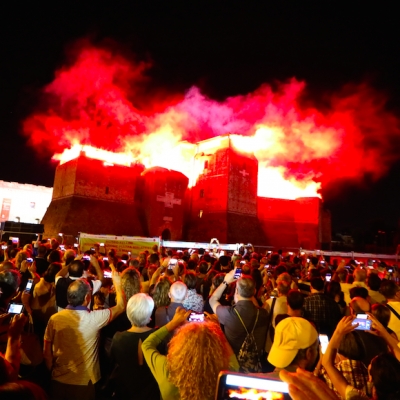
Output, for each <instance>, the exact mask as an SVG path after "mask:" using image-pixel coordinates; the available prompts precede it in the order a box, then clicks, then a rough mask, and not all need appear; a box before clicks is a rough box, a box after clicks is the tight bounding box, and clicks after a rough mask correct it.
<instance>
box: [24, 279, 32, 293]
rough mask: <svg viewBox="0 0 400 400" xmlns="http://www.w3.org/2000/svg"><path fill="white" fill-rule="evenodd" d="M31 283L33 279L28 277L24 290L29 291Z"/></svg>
mask: <svg viewBox="0 0 400 400" xmlns="http://www.w3.org/2000/svg"><path fill="white" fill-rule="evenodd" d="M32 285H33V279H28V283H27V284H26V287H25V291H26V292H30V291H31V289H32Z"/></svg>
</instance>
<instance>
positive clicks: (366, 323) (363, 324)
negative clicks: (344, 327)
mask: <svg viewBox="0 0 400 400" xmlns="http://www.w3.org/2000/svg"><path fill="white" fill-rule="evenodd" d="M371 323H372V322H371V320H370V319H368V315H367V314H357V318H356V319H355V320H354V321H353V322H352V325H355V324H358V326H357V328H356V330H357V331H370V330H371Z"/></svg>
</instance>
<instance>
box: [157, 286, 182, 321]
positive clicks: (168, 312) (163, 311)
mask: <svg viewBox="0 0 400 400" xmlns="http://www.w3.org/2000/svg"><path fill="white" fill-rule="evenodd" d="M186 295H187V286H186V285H185V284H184V283H183V282H180V281H176V282H174V283H173V284H172V285H171V287H170V289H169V293H168V296H169V298H170V299H171V303H170V305H169V306H166V307H165V306H161V307H158V308H157V310H156V314H155V320H156V326H158V327H161V326H164V325H166V324H167V323H168V322H169V321H171V320H172V318H173V316H174V314H175V311H176V309H177V308H178V307H183V302H184V300H185V299H186Z"/></svg>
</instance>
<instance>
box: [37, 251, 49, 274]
mask: <svg viewBox="0 0 400 400" xmlns="http://www.w3.org/2000/svg"><path fill="white" fill-rule="evenodd" d="M46 252H47V249H46V246H39V247H38V255H37V257H35V264H36V272H37V273H38V274H39V276H40V277H42V276H43V274H44V273H45V272H46V270H47V268H48V266H49V262H48V261H47V257H46Z"/></svg>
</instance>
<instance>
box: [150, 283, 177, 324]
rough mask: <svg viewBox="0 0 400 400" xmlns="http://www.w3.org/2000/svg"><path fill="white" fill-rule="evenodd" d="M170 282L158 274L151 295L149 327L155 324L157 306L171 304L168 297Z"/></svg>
mask: <svg viewBox="0 0 400 400" xmlns="http://www.w3.org/2000/svg"><path fill="white" fill-rule="evenodd" d="M171 285H172V282H171V280H170V279H169V278H168V277H167V276H160V278H159V279H158V282H157V283H156V285H155V287H154V290H153V293H152V296H153V300H154V309H153V312H152V314H151V320H150V322H149V327H151V328H154V327H155V326H156V310H157V308H158V307H168V306H169V305H170V304H171V298H170V297H169V290H170V288H171Z"/></svg>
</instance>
